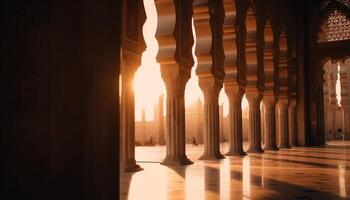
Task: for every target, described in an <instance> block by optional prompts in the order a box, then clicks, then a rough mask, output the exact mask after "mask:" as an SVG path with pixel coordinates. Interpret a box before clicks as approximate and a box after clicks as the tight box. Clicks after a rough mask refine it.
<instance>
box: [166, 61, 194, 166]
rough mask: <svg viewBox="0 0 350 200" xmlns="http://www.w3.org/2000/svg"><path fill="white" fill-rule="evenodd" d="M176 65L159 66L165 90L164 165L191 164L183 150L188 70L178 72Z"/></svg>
mask: <svg viewBox="0 0 350 200" xmlns="http://www.w3.org/2000/svg"><path fill="white" fill-rule="evenodd" d="M180 70H181V69H179V67H178V66H173V67H170V66H169V67H167V68H165V67H163V68H161V74H162V78H163V80H164V82H165V86H166V90H167V99H166V126H167V127H166V144H167V145H166V156H165V159H164V160H163V162H162V164H164V165H186V164H192V163H193V162H192V161H190V160H189V159H188V158H187V156H186V152H185V145H186V144H185V98H184V95H185V86H186V83H187V81H188V79H189V78H190V71H188V70H185V72H180Z"/></svg>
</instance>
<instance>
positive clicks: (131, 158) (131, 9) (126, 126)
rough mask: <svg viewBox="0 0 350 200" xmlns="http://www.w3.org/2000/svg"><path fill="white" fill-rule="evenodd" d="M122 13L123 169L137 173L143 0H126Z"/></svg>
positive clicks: (142, 49) (121, 135)
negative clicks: (137, 95) (137, 96)
mask: <svg viewBox="0 0 350 200" xmlns="http://www.w3.org/2000/svg"><path fill="white" fill-rule="evenodd" d="M122 13H123V14H122V15H121V16H122V19H121V22H122V23H121V32H122V37H121V46H122V48H121V51H120V52H121V56H120V57H121V70H120V73H121V81H122V82H121V85H122V89H121V90H122V91H121V103H120V171H121V172H133V171H138V170H141V167H140V166H139V165H137V164H136V161H135V102H134V101H135V99H134V98H135V97H134V91H133V89H132V86H133V80H134V75H135V72H136V69H137V67H138V66H139V65H140V64H141V55H142V52H143V51H144V50H145V47H146V44H145V41H144V38H143V34H142V26H143V24H144V22H145V19H146V14H145V9H144V6H143V1H141V0H135V1H132V2H131V1H127V0H123V1H122ZM135 13H137V14H135ZM131 22H132V26H131V25H130V24H131Z"/></svg>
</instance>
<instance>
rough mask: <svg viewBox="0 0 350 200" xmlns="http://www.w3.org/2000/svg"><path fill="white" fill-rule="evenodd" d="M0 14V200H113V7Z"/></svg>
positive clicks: (16, 8) (106, 1) (19, 8)
mask: <svg viewBox="0 0 350 200" xmlns="http://www.w3.org/2000/svg"><path fill="white" fill-rule="evenodd" d="M1 15H2V19H3V23H2V28H1V30H2V31H1V32H2V47H4V51H3V52H4V53H3V54H2V59H1V62H2V65H1V75H0V76H1V82H2V84H1V86H2V87H1V88H3V89H2V90H1V101H2V109H1V141H0V142H1V145H0V148H1V178H0V180H1V192H0V199H4V200H7V199H20V198H25V199H116V198H117V197H118V195H117V193H118V182H119V179H118V172H119V170H118V167H119V165H118V164H117V163H118V160H119V154H118V149H119V148H118V138H119V137H118V130H119V128H118V121H119V118H118V115H117V113H118V112H119V110H118V109H119V102H118V101H119V97H118V87H119V86H118V83H119V81H118V78H119V75H118V74H119V47H120V37H121V35H120V27H119V26H120V1H112V0H102V1H71V2H70V1H50V2H47V1H43V2H41V1H40V2H33V1H30V2H25V3H23V4H18V2H11V3H9V2H7V3H6V4H5V3H4V2H3V3H2V6H1Z"/></svg>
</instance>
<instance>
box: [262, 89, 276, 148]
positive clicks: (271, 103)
mask: <svg viewBox="0 0 350 200" xmlns="http://www.w3.org/2000/svg"><path fill="white" fill-rule="evenodd" d="M263 103H264V106H263V108H264V112H263V113H264V121H263V124H264V127H265V150H278V148H277V145H276V116H275V113H276V112H275V107H276V103H277V101H276V98H275V96H274V95H264V97H263Z"/></svg>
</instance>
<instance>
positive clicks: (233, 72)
mask: <svg viewBox="0 0 350 200" xmlns="http://www.w3.org/2000/svg"><path fill="white" fill-rule="evenodd" d="M223 3H224V12H225V19H224V26H223V47H224V53H225V62H224V69H225V84H229V83H232V84H238V66H237V34H236V27H235V26H236V4H235V1H232V0H224V1H223Z"/></svg>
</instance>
